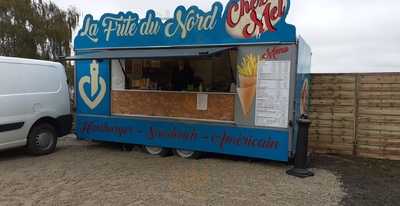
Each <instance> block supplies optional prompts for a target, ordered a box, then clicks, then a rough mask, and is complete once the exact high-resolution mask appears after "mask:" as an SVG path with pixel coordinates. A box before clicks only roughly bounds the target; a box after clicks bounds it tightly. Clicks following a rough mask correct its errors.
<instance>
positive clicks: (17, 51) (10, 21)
mask: <svg viewBox="0 0 400 206" xmlns="http://www.w3.org/2000/svg"><path fill="white" fill-rule="evenodd" d="M78 24H79V14H78V12H77V11H76V9H75V8H69V9H68V10H62V9H60V8H58V7H57V5H55V4H54V3H52V2H51V1H43V0H0V55H2V56H14V57H25V58H35V59H47V60H56V59H58V58H59V57H62V56H68V55H70V53H71V41H72V35H73V31H74V29H75V28H76V27H77V26H78Z"/></svg>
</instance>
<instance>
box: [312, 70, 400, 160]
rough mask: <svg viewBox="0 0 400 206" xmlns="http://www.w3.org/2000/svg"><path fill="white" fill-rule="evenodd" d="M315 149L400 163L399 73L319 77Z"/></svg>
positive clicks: (314, 119)
mask: <svg viewBox="0 0 400 206" xmlns="http://www.w3.org/2000/svg"><path fill="white" fill-rule="evenodd" d="M311 98H312V100H311V101H312V102H311V113H310V118H311V120H312V125H311V128H310V137H309V138H310V148H311V149H312V150H313V151H314V152H317V153H333V154H347V155H356V156H361V157H370V158H380V159H392V160H400V73H381V74H315V75H313V80H312V89H311Z"/></svg>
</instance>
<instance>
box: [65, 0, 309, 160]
mask: <svg viewBox="0 0 400 206" xmlns="http://www.w3.org/2000/svg"><path fill="white" fill-rule="evenodd" d="M289 8H290V1H289V0H254V1H253V0H251V1H250V0H231V1H229V2H228V3H227V5H225V6H224V5H223V4H222V3H220V2H216V3H214V4H213V5H211V7H210V9H209V10H208V11H203V10H201V9H199V8H198V7H196V6H192V7H189V8H185V7H184V6H179V7H177V8H176V10H175V12H174V15H173V17H172V18H170V19H167V20H165V19H161V18H160V17H157V16H156V13H155V12H154V11H153V10H149V11H147V13H146V16H145V17H144V18H142V17H139V15H138V14H136V13H133V12H120V13H118V14H110V13H107V14H104V15H103V16H102V17H101V18H100V19H98V20H96V19H94V18H93V16H91V15H87V16H86V17H85V19H84V23H83V26H82V28H81V30H80V31H79V33H78V35H77V37H76V38H75V41H74V45H75V47H74V48H75V56H73V57H69V58H68V59H69V60H75V62H76V63H75V67H76V70H75V71H76V72H75V78H76V79H75V82H76V85H75V88H76V92H75V94H76V105H77V111H76V131H75V132H76V134H77V136H78V137H79V139H82V140H94V141H105V142H116V143H124V144H137V145H143V147H144V149H145V150H146V151H147V152H148V153H150V154H153V155H160V156H164V155H167V154H169V153H170V152H171V151H174V152H175V154H177V155H179V156H181V157H184V158H194V157H198V155H199V154H200V153H201V152H210V153H221V154H228V155H237V156H245V157H254V158H261V159H269V160H276V161H284V162H286V161H288V160H289V159H290V158H291V157H293V156H294V154H295V143H296V136H297V135H296V133H297V130H298V128H297V124H296V123H295V122H296V121H295V120H296V119H298V118H299V117H300V115H301V114H305V113H307V109H308V101H309V79H310V76H309V73H310V66H311V50H310V47H309V46H308V45H307V44H306V43H305V41H304V40H303V39H302V38H301V37H298V38H297V37H296V28H295V27H294V26H292V25H290V24H287V23H286V21H285V19H286V16H287V14H288V12H289Z"/></svg>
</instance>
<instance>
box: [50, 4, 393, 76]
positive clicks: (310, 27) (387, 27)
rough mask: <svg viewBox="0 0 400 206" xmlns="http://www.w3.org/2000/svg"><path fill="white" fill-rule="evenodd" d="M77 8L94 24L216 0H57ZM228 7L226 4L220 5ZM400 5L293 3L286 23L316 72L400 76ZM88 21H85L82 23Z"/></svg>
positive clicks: (204, 6) (168, 12)
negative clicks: (107, 16)
mask: <svg viewBox="0 0 400 206" xmlns="http://www.w3.org/2000/svg"><path fill="white" fill-rule="evenodd" d="M52 1H53V2H55V3H56V4H57V5H58V6H60V7H62V8H68V7H70V6H74V7H76V8H77V9H78V10H79V12H80V13H81V14H82V15H83V16H84V15H86V14H92V15H93V16H94V18H95V19H98V18H100V16H101V15H102V14H103V13H118V12H119V11H124V12H126V11H133V12H135V13H138V14H139V15H141V16H142V17H143V16H144V14H145V12H146V11H147V10H148V9H154V10H155V11H157V12H158V13H159V14H160V15H161V16H163V17H164V16H166V15H171V14H173V12H174V10H175V8H176V7H177V5H178V4H179V5H185V6H191V5H197V6H199V7H200V8H202V9H204V10H209V9H210V6H211V4H212V3H213V2H214V1H213V0H180V1H178V0H163V1H160V0H146V1H143V0H109V1H82V0H52ZM221 2H222V3H223V4H226V2H228V1H227V0H221ZM399 8H400V1H399V0H292V7H291V11H290V13H289V16H288V19H287V22H288V23H291V24H294V25H295V26H296V27H297V32H298V34H299V35H301V36H303V37H304V38H305V39H306V41H307V42H308V43H309V44H310V45H311V47H312V50H313V62H312V64H313V65H312V71H313V72H318V73H320V72H322V73H325V72H330V73H338V72H393V71H395V72H400V15H399V13H400V9H399ZM82 19H83V17H82V18H81V20H82Z"/></svg>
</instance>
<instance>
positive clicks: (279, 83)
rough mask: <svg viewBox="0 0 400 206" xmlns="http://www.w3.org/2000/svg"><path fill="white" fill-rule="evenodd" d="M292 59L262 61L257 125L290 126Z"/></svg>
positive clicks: (260, 63) (259, 64) (258, 85)
mask: <svg viewBox="0 0 400 206" xmlns="http://www.w3.org/2000/svg"><path fill="white" fill-rule="evenodd" d="M289 93H290V61H260V62H259V63H258V77H257V94H256V116H255V118H256V120H255V124H256V126H260V127H273V128H288V124H289V122H288V121H289Z"/></svg>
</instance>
